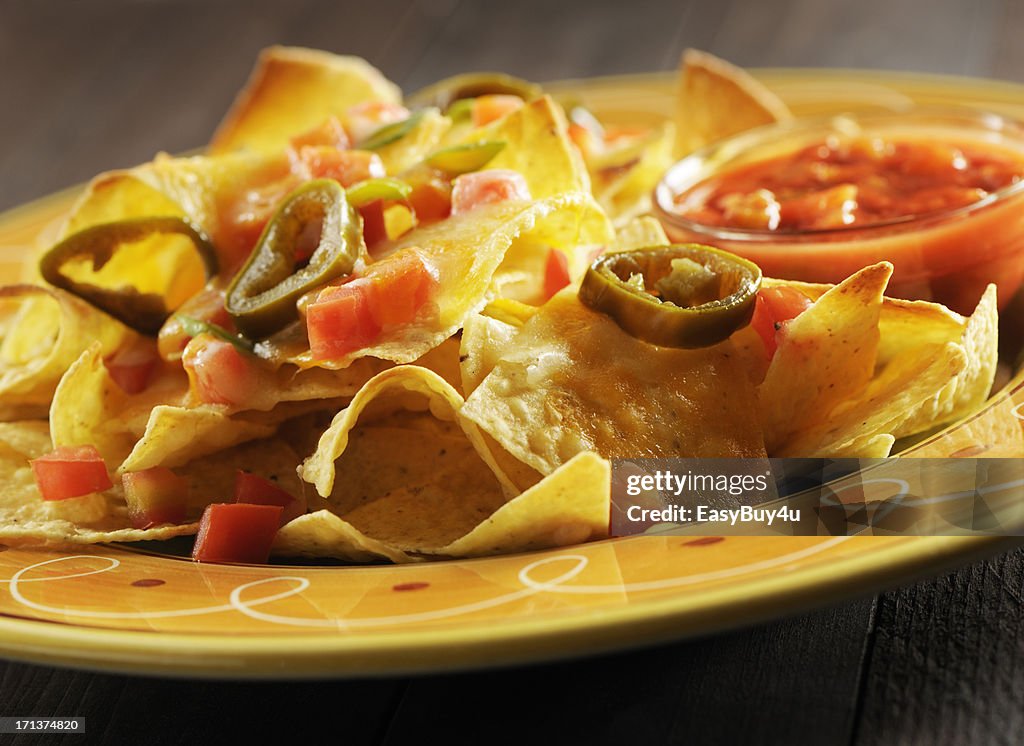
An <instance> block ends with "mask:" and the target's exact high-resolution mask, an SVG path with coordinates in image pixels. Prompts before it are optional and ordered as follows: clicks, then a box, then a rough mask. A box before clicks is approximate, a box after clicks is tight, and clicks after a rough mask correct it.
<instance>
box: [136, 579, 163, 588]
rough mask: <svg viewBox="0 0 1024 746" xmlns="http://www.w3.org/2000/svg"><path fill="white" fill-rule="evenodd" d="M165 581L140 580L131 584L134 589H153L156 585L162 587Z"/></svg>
mask: <svg viewBox="0 0 1024 746" xmlns="http://www.w3.org/2000/svg"><path fill="white" fill-rule="evenodd" d="M166 582H167V581H166V580H160V578H142V579H141V580H136V581H135V582H133V583H132V585H134V586H135V587H136V588H153V587H155V586H158V585H163V584H164V583H166Z"/></svg>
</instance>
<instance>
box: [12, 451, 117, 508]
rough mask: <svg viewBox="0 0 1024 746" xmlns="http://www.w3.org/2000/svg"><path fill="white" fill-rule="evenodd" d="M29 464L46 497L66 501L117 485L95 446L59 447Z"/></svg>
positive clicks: (40, 490) (40, 491) (44, 497)
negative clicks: (111, 479) (114, 483)
mask: <svg viewBox="0 0 1024 746" xmlns="http://www.w3.org/2000/svg"><path fill="white" fill-rule="evenodd" d="M29 463H30V464H31V465H32V473H33V474H34V475H35V478H36V484H37V485H38V486H39V494H41V495H42V496H43V499H44V500H67V499H68V498H69V497H81V496H82V495H91V494H92V493H93V492H102V491H103V490H108V489H110V488H111V487H113V486H114V485H113V482H111V481H110V475H109V474H108V473H107V465H106V464H105V463H103V457H102V456H100V452H99V451H97V450H96V447H95V446H59V447H57V448H55V449H54V450H53V452H52V453H48V454H46V455H45V456H40V457H39V458H37V459H33V460H32V461H30V462H29Z"/></svg>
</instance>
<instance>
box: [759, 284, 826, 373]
mask: <svg viewBox="0 0 1024 746" xmlns="http://www.w3.org/2000/svg"><path fill="white" fill-rule="evenodd" d="M810 307H811V299H810V298H808V297H807V296H806V295H804V294H803V293H801V292H800V291H799V290H796V289H795V288H791V287H785V286H779V287H771V288H761V290H760V292H758V294H757V301H756V302H755V305H754V316H753V318H752V319H751V320H750V325H751V326H752V327H753V328H754V331H756V332H757V333H758V335H760V337H761V341H762V342H764V349H765V353H766V354H767V355H768V359H769V360H771V359H772V358H773V357H775V350H777V349H778V346H779V342H778V334H779V332H781V331H782V330H783V329H784V327H785V324H786V322H788V321H790V320H792V319H795V318H796V317H797V316H799V315H800V314H801V313H803V312H804V311H806V310H807V309H808V308H810Z"/></svg>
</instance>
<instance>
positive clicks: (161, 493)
mask: <svg viewBox="0 0 1024 746" xmlns="http://www.w3.org/2000/svg"><path fill="white" fill-rule="evenodd" d="M121 484H122V485H123V486H124V499H125V502H127V503H128V519H129V520H130V521H131V523H132V526H134V527H135V528H151V527H152V526H158V525H160V524H161V523H182V522H184V520H185V509H186V506H187V504H188V482H187V481H185V479H183V478H182V477H179V476H178V475H177V474H175V473H174V472H173V471H171V470H170V469H168V468H167V467H165V466H154V467H152V468H150V469H143V470H142V471H130V472H126V473H124V474H122V475H121Z"/></svg>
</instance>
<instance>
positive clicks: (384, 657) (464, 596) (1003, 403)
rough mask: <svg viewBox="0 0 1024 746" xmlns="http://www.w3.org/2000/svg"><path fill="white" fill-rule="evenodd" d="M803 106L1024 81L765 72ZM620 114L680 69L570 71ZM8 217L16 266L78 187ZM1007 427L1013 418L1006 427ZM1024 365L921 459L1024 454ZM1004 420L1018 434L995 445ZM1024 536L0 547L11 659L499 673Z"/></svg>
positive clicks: (1003, 105)
mask: <svg viewBox="0 0 1024 746" xmlns="http://www.w3.org/2000/svg"><path fill="white" fill-rule="evenodd" d="M760 77H761V78H762V79H763V80H764V81H765V82H766V83H767V84H768V85H769V86H770V87H771V88H773V89H774V90H776V91H778V92H779V93H780V94H781V95H782V96H783V98H785V99H786V101H787V102H788V103H789V104H790V105H791V106H792V108H793V109H794V110H795V111H796V112H797V113H798V114H815V113H823V112H827V111H835V110H837V109H846V108H860V109H863V108H868V107H874V108H877V107H894V106H899V105H901V104H905V103H910V102H921V103H945V104H949V103H962V104H972V105H981V106H984V107H986V108H990V109H994V110H997V111H1000V112H1005V113H1008V114H1011V115H1016V116H1022V117H1024V88H1022V87H1019V86H1013V85H1009V84H1002V83H995V82H989V81H978V80H969V79H962V78H949V77H930V76H921V75H907V74H896V73H868V72H853V71H787V70H770V71H762V72H761V73H760ZM552 88H553V89H555V90H556V91H558V92H572V93H573V94H574V95H576V96H577V97H578V98H579V99H581V100H582V101H583V103H585V104H586V105H588V106H589V107H591V108H592V109H593V110H595V111H596V112H598V113H599V114H600V115H602V116H604V117H606V118H607V119H609V120H611V121H636V120H637V119H640V120H646V121H656V120H658V119H660V118H662V117H664V116H666V115H668V114H670V113H671V107H672V100H671V96H672V92H673V81H672V78H671V77H669V76H666V75H645V76H632V77H621V78H608V79H600V80H590V81H576V82H572V81H570V82H566V83H560V84H557V85H554V86H552ZM74 191H75V190H72V191H69V192H66V193H62V194H59V195H55V196H53V197H50V198H47V199H45V200H42V201H39V202H36V203H33V204H31V205H28V206H27V207H24V208H21V209H18V210H15V211H13V212H10V213H7V214H6V215H4V216H0V276H2V277H3V279H7V280H10V279H14V278H15V277H16V276H17V273H18V272H19V271H20V270H19V265H18V262H19V260H20V258H21V257H22V256H24V252H25V248H24V247H25V246H26V245H27V244H29V243H30V242H31V241H32V240H33V238H34V237H35V235H36V234H37V233H39V231H41V230H44V229H45V228H46V226H48V225H50V224H52V223H53V221H54V220H55V219H56V218H58V217H59V215H60V214H61V212H62V211H63V210H65V209H66V208H67V206H68V204H69V201H70V200H71V199H72V198H73V197H74ZM1008 425H1009V427H1008ZM1022 425H1024V377H1022V376H1020V375H1018V377H1017V378H1016V379H1015V380H1014V381H1013V382H1012V383H1011V384H1010V385H1009V386H1008V387H1007V388H1006V389H1005V390H1004V391H1003V392H1002V393H1001V394H999V395H997V396H995V397H993V398H992V400H991V401H990V402H989V404H988V406H987V408H986V410H985V411H984V412H983V413H981V414H980V415H976V416H975V417H972V418H971V419H970V420H968V421H965V422H962V423H958V424H957V425H954V426H953V427H951V428H949V429H947V430H946V431H945V432H943V433H941V434H939V435H937V436H935V437H933V438H930V439H929V440H927V441H925V442H924V443H922V444H919V445H918V446H916V447H915V449H914V450H915V451H916V452H917V453H918V454H919V455H934V456H949V455H951V454H957V455H968V454H969V455H983V454H984V453H985V452H986V450H988V448H990V447H992V446H995V445H998V446H999V450H1000V451H1001V452H1002V453H1004V454H1005V453H1006V452H1007V449H1008V448H1009V449H1010V451H1011V452H1015V453H1016V455H1019V456H1024V445H1021V444H1022V443H1024V429H1022ZM993 432H1003V433H1010V434H1009V435H1004V436H1003V437H1004V438H1008V439H1009V442H1006V441H1003V442H1000V443H998V444H993V443H988V442H986V437H990V436H986V435H985V434H986V433H993ZM1013 543H1015V540H1013V539H984V540H982V539H977V538H953V537H939V538H908V537H877V538H872V537H855V538H827V539H822V538H812V537H730V538H720V537H708V538H704V539H694V538H692V537H691V538H687V537H634V538H629V539H614V540H609V541H603V542H597V543H594V544H588V545H585V546H579V547H570V548H565V549H559V550H555V551H547V552H538V553H533V554H526V555H514V556H506V557H498V558H493V559H484V560H473V561H457V562H446V563H438V564H429V565H405V566H394V567H392V566H375V567H307V566H276V567H247V566H219V565H194V564H193V563H191V562H190V561H188V560H182V559H177V558H173V557H168V556H164V555H159V554H149V553H146V552H142V551H139V550H137V549H133V548H127V547H119V546H98V547H86V548H81V549H77V550H75V551H74V552H71V553H68V552H57V551H52V550H50V551H47V550H33V551H30V550H21V549H14V548H10V549H7V548H4V549H6V551H0V655H4V656H8V657H12V658H20V659H24V660H31V661H36V662H42V663H51V664H59V665H69V666H81V667H89V668H97V669H109V670H121V671H135V672H147V673H173V674H179V675H188V676H203V675H210V676H214V675H215V676H245V677H297V676H327V675H342V674H344V675H357V674H359V675H363V674H383V673H394V672H409V671H428V670H443V669H450V668H467V667H479V666H490V665H496V664H502V663H510V662H517V661H528V660H538V659H545V658H554V657H559V656H567V655H571V654H578V653H583V652H591V651H598V650H605V649H611V648H622V647H628V646H634V645H641V644H645V643H650V642H653V641H657V640H664V639H670V638H678V637H682V636H685V635H693V634H697V633H702V632H710V631H713V630H720V629H723V628H727V627H733V626H738V625H742V624H747V623H749V622H751V621H754V620H759V619H764V618H767V617H771V616H776V615H781V614H785V613H791V612H793V611H795V610H798V609H802V608H806V607H809V606H811V605H814V604H821V603H824V602H826V601H830V600H836V599H839V598H842V597H844V596H849V595H853V594H859V593H865V592H868V591H870V590H873V589H876V588H878V587H880V586H883V585H892V584H895V583H899V582H903V581H907V580H910V579H912V578H914V577H918V576H920V575H922V574H926V573H934V572H937V571H939V570H941V569H943V568H945V567H948V566H950V565H953V564H956V563H961V562H965V561H967V560H969V559H971V558H974V557H977V556H980V555H982V554H984V553H987V552H994V551H997V550H999V549H1003V548H1007V547H1009V546H1010V545H1011V544H1013Z"/></svg>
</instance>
